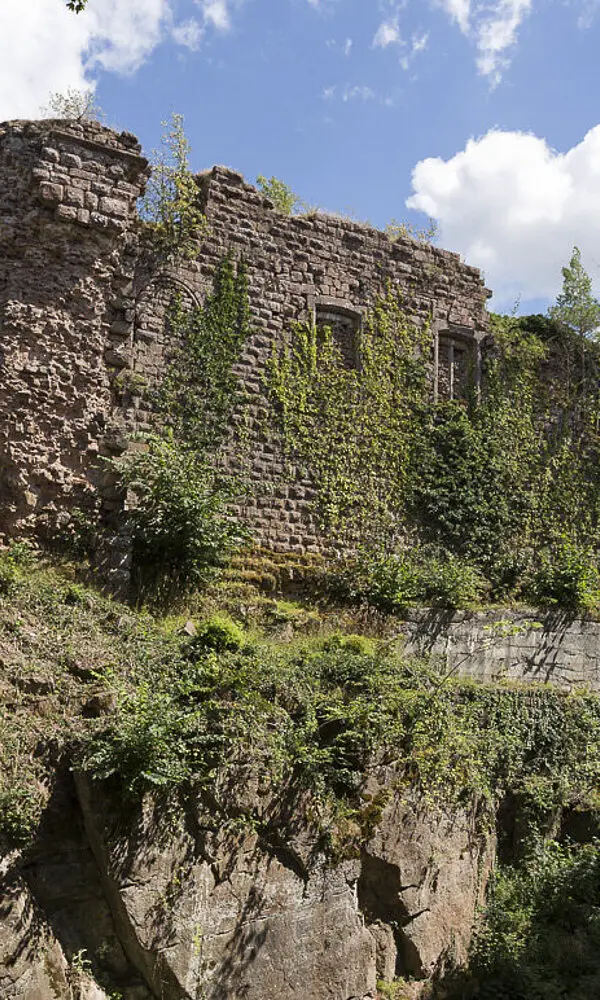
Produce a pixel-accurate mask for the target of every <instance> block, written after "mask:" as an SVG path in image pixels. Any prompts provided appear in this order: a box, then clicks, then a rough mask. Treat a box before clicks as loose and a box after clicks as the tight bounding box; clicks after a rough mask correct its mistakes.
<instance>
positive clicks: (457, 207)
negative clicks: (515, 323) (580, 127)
mask: <svg viewBox="0 0 600 1000" xmlns="http://www.w3.org/2000/svg"><path fill="white" fill-rule="evenodd" d="M413 189H414V194H413V195H412V196H411V197H410V198H409V199H408V201H407V206H408V207H409V208H414V209H418V210H420V211H423V212H425V213H426V214H427V215H430V216H432V217H433V218H434V219H436V220H437V221H438V223H439V226H440V238H441V244H442V245H443V246H448V247H450V248H451V249H453V250H458V251H459V252H460V253H462V254H463V255H464V256H465V258H466V259H467V261H468V262H469V263H470V264H474V265H475V266H477V267H481V268H482V269H483V270H484V272H485V275H486V279H487V282H488V284H489V285H490V287H491V288H492V289H493V290H494V291H495V292H496V296H497V299H496V301H497V302H499V303H502V304H507V303H509V302H511V301H514V299H515V297H516V296H517V295H521V296H522V298H523V299H531V298H548V299H553V298H554V297H555V296H556V294H557V292H558V290H559V288H560V284H561V267H562V266H563V265H564V264H565V262H566V261H567V260H568V258H569V256H570V253H571V249H572V247H573V246H574V245H577V246H579V247H580V248H581V251H582V254H583V256H584V261H585V262H586V266H587V267H588V268H589V270H590V273H591V275H592V278H593V280H594V283H595V286H596V290H597V291H598V292H600V266H598V265H597V264H596V261H598V256H599V251H598V247H600V125H597V126H595V127H594V128H593V129H591V131H589V132H588V133H587V135H586V136H585V137H584V139H583V140H582V141H581V142H580V143H579V144H578V145H576V146H573V148H572V149H570V150H568V152H566V153H558V152H556V151H555V150H552V149H551V148H550V147H549V146H548V144H547V143H546V142H545V140H544V139H540V138H538V137H537V136H534V135H529V134H525V133H522V132H502V131H491V132H488V133H487V134H486V135H484V136H483V137H482V138H480V139H471V140H469V142H468V143H467V144H466V147H465V149H464V150H462V151H461V152H460V153H457V154H456V155H455V156H453V157H451V158H450V159H449V160H442V159H441V158H439V157H438V158H430V159H427V160H422V161H421V162H420V163H418V164H417V166H416V167H415V169H414V172H413ZM599 263H600V262H599Z"/></svg>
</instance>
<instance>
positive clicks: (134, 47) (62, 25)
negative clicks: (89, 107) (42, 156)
mask: <svg viewBox="0 0 600 1000" xmlns="http://www.w3.org/2000/svg"><path fill="white" fill-rule="evenodd" d="M26 8H27V9H26V11H24V8H23V2H22V0H1V2H0V121H2V120H4V119H7V118H16V117H35V116H36V115H37V114H38V112H39V108H40V105H43V104H44V103H46V99H47V97H48V94H49V92H50V91H64V90H66V88H67V87H75V88H78V89H83V88H84V87H86V86H87V85H89V83H90V79H91V77H92V76H93V73H94V71H95V70H97V69H98V68H102V69H106V70H110V71H116V72H120V73H131V72H135V70H136V69H138V68H139V66H140V65H141V64H142V63H143V62H144V61H145V59H147V58H148V56H149V55H150V53H151V52H152V50H153V49H154V48H155V46H156V45H157V44H158V42H159V41H160V39H161V37H162V35H163V32H164V30H165V26H166V24H167V22H168V19H169V16H170V8H169V3H168V0H98V2H96V3H92V4H91V5H90V9H89V10H86V11H85V12H84V13H82V14H73V13H71V12H70V11H68V10H67V8H66V7H65V4H64V3H63V0H27V5H26ZM25 15H26V16H25Z"/></svg>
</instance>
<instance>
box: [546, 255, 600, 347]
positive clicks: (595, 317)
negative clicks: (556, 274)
mask: <svg viewBox="0 0 600 1000" xmlns="http://www.w3.org/2000/svg"><path fill="white" fill-rule="evenodd" d="M562 276H563V284H562V290H561V292H560V295H559V296H558V298H557V300H556V305H554V306H551V308H550V310H549V313H550V316H551V317H552V319H554V320H556V321H557V322H559V323H561V324H563V325H564V326H566V327H568V328H569V329H570V330H572V331H573V332H574V333H577V334H579V336H580V337H595V336H596V334H597V331H598V327H600V302H598V299H596V298H595V297H594V295H593V293H592V280H591V278H590V276H589V274H588V273H587V271H586V270H585V268H584V266H583V264H582V263H581V251H580V249H579V247H573V253H572V254H571V260H570V261H569V263H568V265H567V266H566V267H563V269H562Z"/></svg>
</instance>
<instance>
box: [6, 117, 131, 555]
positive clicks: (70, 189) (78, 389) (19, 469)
mask: <svg viewBox="0 0 600 1000" xmlns="http://www.w3.org/2000/svg"><path fill="white" fill-rule="evenodd" d="M147 166H148V165H147V161H146V160H145V159H144V158H143V157H142V156H140V147H139V145H138V143H137V140H136V139H135V138H134V137H133V136H131V135H129V134H127V133H122V134H121V135H117V134H115V133H114V132H113V131H111V130H110V129H106V128H104V127H103V126H101V125H97V124H94V123H89V122H85V123H83V122H82V123H79V122H70V121H68V122H67V121H62V120H60V121H54V120H52V121H40V122H9V123H6V124H4V125H0V350H1V355H0V364H1V367H0V413H1V417H0V472H1V477H2V478H1V487H0V489H1V493H2V497H1V500H2V502H1V504H0V535H4V536H11V535H15V534H26V533H28V532H30V531H32V530H40V528H43V526H44V524H45V523H48V526H50V522H52V521H53V520H56V518H57V517H59V516H60V512H61V511H62V510H64V509H66V508H67V509H68V508H69V507H71V506H76V505H80V504H82V503H83V504H84V505H85V503H86V501H87V500H89V499H90V498H92V497H94V498H96V497H97V495H98V487H99V486H100V485H101V482H102V477H103V472H102V470H101V468H100V466H99V463H98V456H99V455H101V454H109V453H110V447H111V436H112V438H113V439H114V437H115V431H114V428H111V422H112V418H113V413H114V398H113V391H112V380H113V379H114V376H115V375H116V374H117V373H118V371H119V370H120V369H121V368H123V367H124V366H125V365H127V364H128V352H129V349H130V345H131V340H132V333H133V319H134V314H133V300H132V298H131V294H132V289H133V284H132V279H133V273H134V260H135V237H134V236H133V235H132V233H131V223H132V221H133V220H134V219H135V217H136V200H137V198H138V197H139V195H140V194H141V192H142V191H143V189H144V185H145V182H146V178H147Z"/></svg>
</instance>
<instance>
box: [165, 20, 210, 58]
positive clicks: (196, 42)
mask: <svg viewBox="0 0 600 1000" xmlns="http://www.w3.org/2000/svg"><path fill="white" fill-rule="evenodd" d="M203 36H204V27H203V25H202V24H200V21H198V20H197V18H195V17H190V18H189V19H188V20H187V21H180V22H179V24H175V25H174V26H173V28H172V29H171V37H172V38H173V41H174V42H175V43H176V44H177V45H182V46H183V47H184V48H186V49H190V50H191V51H192V52H196V51H197V49H199V48H200V42H201V41H202V38H203Z"/></svg>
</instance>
